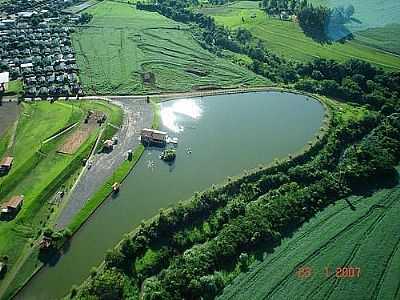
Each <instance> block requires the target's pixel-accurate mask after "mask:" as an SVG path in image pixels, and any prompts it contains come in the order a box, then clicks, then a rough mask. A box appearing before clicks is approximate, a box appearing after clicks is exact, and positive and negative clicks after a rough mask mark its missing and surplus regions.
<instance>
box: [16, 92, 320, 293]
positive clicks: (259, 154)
mask: <svg viewBox="0 0 400 300" xmlns="http://www.w3.org/2000/svg"><path fill="white" fill-rule="evenodd" d="M161 116H162V121H163V122H162V123H163V124H162V126H161V127H162V128H161V129H162V130H165V131H168V132H169V135H170V136H172V137H177V138H178V139H179V144H178V147H177V158H176V161H175V163H174V164H172V165H168V164H166V163H165V162H163V161H161V160H160V159H159V155H160V150H156V149H150V150H146V151H145V152H144V154H143V156H142V158H141V159H140V161H139V162H138V164H137V166H136V167H135V169H134V170H133V172H132V173H131V174H130V175H129V176H128V178H127V179H126V181H125V182H124V183H123V185H122V186H121V191H120V193H119V195H118V197H116V198H110V199H109V200H107V201H105V203H104V204H103V205H102V206H101V207H100V208H99V209H98V210H97V211H96V212H95V214H94V215H93V216H92V217H91V218H90V219H89V220H88V222H87V223H86V224H85V225H84V226H83V227H82V228H81V229H80V230H79V231H78V232H77V234H76V235H75V236H74V237H73V239H72V242H71V245H70V247H69V250H68V251H67V252H66V253H65V254H64V255H63V256H62V257H61V258H60V260H59V261H58V263H57V264H55V265H54V266H49V267H45V268H43V269H42V270H41V271H40V272H39V273H38V274H37V275H36V276H35V277H34V278H33V280H31V282H30V283H29V284H28V285H27V286H26V287H25V288H24V289H23V290H22V292H21V293H20V294H19V296H18V299H25V300H26V299H38V300H43V299H54V298H59V297H61V296H63V295H65V294H66V293H68V292H69V290H70V288H71V286H72V285H73V284H79V283H80V282H82V280H83V279H85V278H86V277H87V276H88V275H89V272H90V269H91V268H92V267H93V266H96V265H98V264H100V262H101V261H102V259H103V258H104V254H105V252H106V250H107V249H110V248H111V247H113V246H114V245H115V244H116V243H117V242H118V241H119V240H120V239H121V238H122V236H123V234H124V233H127V232H129V231H131V230H133V229H134V228H135V227H136V226H137V225H138V224H139V223H140V222H141V221H142V220H143V219H147V218H150V217H152V216H154V215H155V214H157V213H158V211H159V209H160V208H162V207H168V206H171V205H173V204H174V203H176V202H178V201H179V200H185V199H188V198H189V197H190V196H191V195H192V194H193V193H194V192H195V191H201V190H203V189H205V188H207V187H209V186H210V185H212V184H213V183H220V182H223V181H224V180H226V178H227V176H232V175H239V174H241V173H242V172H243V170H244V169H251V168H255V167H257V166H258V165H259V164H266V163H269V162H271V161H273V160H274V159H275V158H280V157H287V155H288V154H290V153H295V152H296V151H299V150H300V149H301V148H302V147H303V146H304V145H305V144H307V142H308V141H310V140H311V139H312V138H313V137H314V136H315V134H316V132H317V131H318V130H319V128H320V126H321V123H322V120H323V117H324V109H323V107H322V105H321V104H320V103H318V102H317V101H315V100H312V99H310V98H308V97H305V96H301V95H294V94H288V93H279V92H259V93H247V94H236V95H224V96H212V97H204V98H193V99H180V100H173V101H168V102H164V103H162V104H161ZM189 152H191V153H189Z"/></svg>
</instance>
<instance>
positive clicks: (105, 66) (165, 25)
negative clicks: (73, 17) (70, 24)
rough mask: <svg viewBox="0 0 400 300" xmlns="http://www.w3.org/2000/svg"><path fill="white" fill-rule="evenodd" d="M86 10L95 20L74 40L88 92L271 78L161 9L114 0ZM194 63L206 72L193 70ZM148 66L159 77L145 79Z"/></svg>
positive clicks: (238, 83) (242, 82) (182, 87)
mask: <svg viewBox="0 0 400 300" xmlns="http://www.w3.org/2000/svg"><path fill="white" fill-rule="evenodd" d="M85 12H88V13H90V14H93V16H94V17H93V20H92V21H91V22H90V23H89V25H88V26H86V27H85V28H81V29H78V31H77V32H76V33H74V34H73V45H74V47H75V50H76V52H77V61H78V64H79V67H80V70H81V73H80V79H81V81H82V84H83V86H84V90H85V92H86V93H89V94H132V93H144V92H161V91H188V90H191V89H194V88H201V87H204V86H245V85H256V84H265V83H266V82H265V80H264V79H262V78H260V77H257V76H256V75H254V74H253V73H252V72H250V71H248V70H247V69H245V68H242V67H239V66H237V65H235V64H233V63H231V62H228V61H226V60H224V59H222V58H219V57H216V56H215V55H212V54H210V53H209V52H207V51H205V50H204V49H202V48H201V46H200V45H199V44H198V43H197V42H196V41H195V40H194V39H193V37H192V36H191V33H190V32H189V31H188V28H187V27H186V26H185V25H184V24H180V23H176V22H174V21H172V20H170V19H168V18H165V17H163V16H161V15H159V14H157V13H151V12H146V11H138V10H136V9H135V8H134V7H133V6H131V5H128V4H124V3H117V2H110V1H104V2H101V3H99V4H97V5H95V6H93V7H91V8H89V9H87V10H85ZM193 69H197V70H200V73H203V74H200V75H199V74H197V75H196V74H194V73H193V72H190V70H193ZM188 70H189V71H188ZM146 72H152V73H153V74H154V75H155V81H152V80H150V82H149V83H144V82H143V78H142V76H143V74H145V73H146Z"/></svg>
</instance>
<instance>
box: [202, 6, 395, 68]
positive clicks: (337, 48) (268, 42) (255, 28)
mask: <svg viewBox="0 0 400 300" xmlns="http://www.w3.org/2000/svg"><path fill="white" fill-rule="evenodd" d="M202 12H204V13H206V14H208V15H210V16H213V17H214V18H215V20H216V21H217V23H218V24H222V25H226V26H228V27H230V28H233V29H235V28H238V27H244V28H246V29H248V30H250V31H251V33H252V34H253V35H254V36H255V37H257V38H259V39H261V40H262V41H264V43H265V46H266V47H267V48H268V49H271V50H272V51H274V52H277V53H279V54H281V55H283V56H285V57H287V58H290V59H295V60H300V61H304V60H311V59H313V58H316V57H321V58H327V59H335V60H338V61H342V62H343V61H345V60H348V59H350V58H359V59H362V60H365V61H368V62H370V63H372V64H375V65H376V66H378V67H382V68H384V69H388V70H400V57H399V56H395V55H392V54H390V53H387V52H385V51H382V50H380V49H377V48H376V47H375V44H374V43H366V42H365V40H364V41H359V40H358V39H357V38H356V39H355V40H352V41H349V42H346V43H344V44H343V43H332V44H327V43H324V44H322V43H318V42H315V41H313V40H312V39H311V38H308V37H306V36H305V35H304V33H303V32H302V30H301V29H300V27H299V26H298V24H296V23H293V22H288V21H281V20H278V19H276V18H272V17H269V16H267V15H266V14H265V13H264V12H263V11H261V10H260V9H259V8H258V7H257V3H255V2H250V3H249V2H248V1H240V2H235V3H234V4H232V5H228V6H223V7H214V8H204V9H202ZM252 16H253V18H252ZM254 16H255V17H254ZM242 17H243V18H244V22H243V21H242Z"/></svg>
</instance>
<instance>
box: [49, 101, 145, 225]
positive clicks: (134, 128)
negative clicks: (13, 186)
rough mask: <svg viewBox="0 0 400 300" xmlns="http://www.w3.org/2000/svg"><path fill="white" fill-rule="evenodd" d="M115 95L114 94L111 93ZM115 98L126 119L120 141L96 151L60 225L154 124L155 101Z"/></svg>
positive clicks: (63, 209) (74, 190)
mask: <svg viewBox="0 0 400 300" xmlns="http://www.w3.org/2000/svg"><path fill="white" fill-rule="evenodd" d="M110 99H111V97H110ZM111 102H112V103H114V104H116V105H119V106H121V107H122V109H123V111H124V121H123V125H122V128H121V130H120V131H119V132H118V133H117V136H118V144H117V145H115V147H114V150H113V151H111V152H110V153H101V154H95V155H93V156H92V157H91V158H90V160H91V161H92V162H93V165H92V167H91V168H90V170H88V169H87V168H85V170H84V171H83V173H82V174H81V175H80V177H79V179H78V181H77V183H76V184H75V186H74V188H73V189H72V191H71V192H70V194H69V195H68V196H67V197H66V199H68V200H66V201H68V202H67V203H65V205H64V207H62V208H61V212H60V215H59V216H58V218H57V221H56V228H58V229H62V228H65V227H66V226H67V225H68V223H69V222H70V221H71V220H72V218H73V217H74V216H75V215H76V214H77V213H78V212H79V210H80V209H81V208H83V206H84V205H85V203H86V202H87V201H88V199H89V198H90V196H91V195H93V194H94V192H96V191H97V190H98V189H99V188H100V187H101V186H102V184H103V183H104V182H105V181H106V179H107V178H108V177H110V176H111V175H112V174H113V172H114V171H115V170H116V168H117V167H118V166H119V165H120V164H121V163H122V162H123V161H124V160H125V159H126V156H127V151H128V150H130V149H132V150H133V149H134V148H135V147H136V146H137V145H138V144H139V136H140V131H141V129H142V128H145V127H150V126H151V123H152V119H153V113H152V109H151V105H149V104H147V103H146V101H145V100H144V99H143V98H139V99H138V98H128V97H127V98H123V99H119V98H112V99H111Z"/></svg>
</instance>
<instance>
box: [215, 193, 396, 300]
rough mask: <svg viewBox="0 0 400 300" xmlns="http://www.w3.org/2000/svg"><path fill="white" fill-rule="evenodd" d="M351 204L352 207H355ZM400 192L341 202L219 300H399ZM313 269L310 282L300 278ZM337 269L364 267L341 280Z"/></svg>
mask: <svg viewBox="0 0 400 300" xmlns="http://www.w3.org/2000/svg"><path fill="white" fill-rule="evenodd" d="M349 203H351V204H349ZM399 213H400V186H397V187H396V188H393V189H387V190H382V191H379V192H377V193H376V194H374V195H372V196H371V197H352V198H350V199H346V200H341V201H339V202H337V203H336V204H335V205H332V206H330V207H328V208H327V209H325V210H324V211H323V212H321V213H319V214H318V215H317V216H316V217H314V218H313V219H312V220H310V222H308V223H307V224H305V225H304V226H303V227H302V228H301V229H300V230H299V231H297V232H296V233H295V234H294V235H293V237H291V238H288V239H286V240H284V241H283V242H282V244H281V245H280V246H279V247H278V248H277V249H276V250H275V251H274V252H273V253H272V254H270V255H267V256H266V257H265V259H264V261H263V262H258V263H255V264H253V265H252V267H251V269H250V271H249V272H247V273H242V274H241V275H239V277H238V278H236V280H235V281H234V283H233V284H232V285H230V286H228V287H227V288H226V289H225V291H224V294H223V295H222V296H220V297H219V299H367V298H368V299H399V297H400V224H399V222H398V215H399ZM301 267H310V268H311V269H312V274H311V276H310V277H308V278H299V277H298V276H297V275H296V272H297V271H298V270H299V268H301ZM337 267H358V268H360V276H359V277H358V278H357V277H354V278H340V277H337V276H336V273H335V271H336V268H337Z"/></svg>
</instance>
